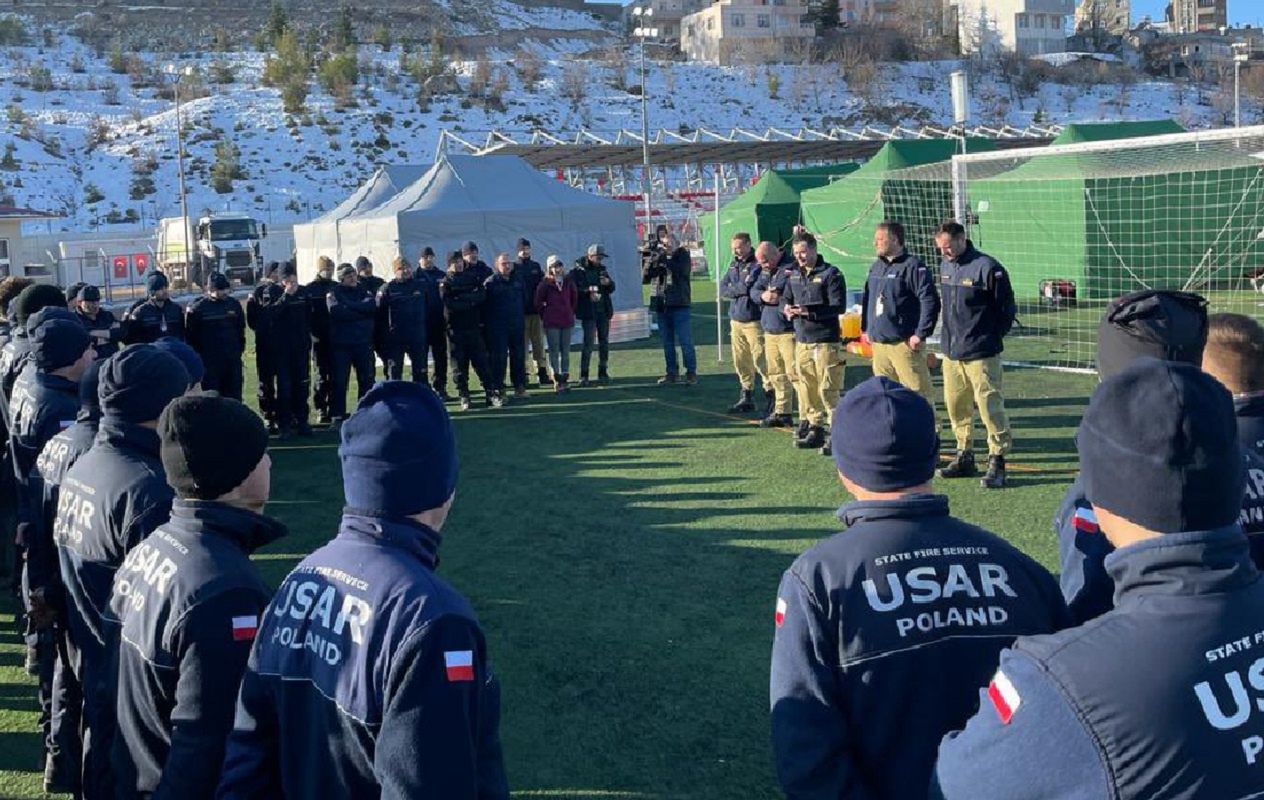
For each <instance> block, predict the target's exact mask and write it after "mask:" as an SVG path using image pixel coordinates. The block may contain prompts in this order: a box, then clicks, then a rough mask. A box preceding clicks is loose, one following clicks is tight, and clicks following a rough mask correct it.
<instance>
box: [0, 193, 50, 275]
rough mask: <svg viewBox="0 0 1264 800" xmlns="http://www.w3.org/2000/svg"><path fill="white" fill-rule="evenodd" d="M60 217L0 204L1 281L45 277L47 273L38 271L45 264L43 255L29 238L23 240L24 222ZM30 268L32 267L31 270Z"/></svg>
mask: <svg viewBox="0 0 1264 800" xmlns="http://www.w3.org/2000/svg"><path fill="white" fill-rule="evenodd" d="M57 218H58V215H57V214H50V213H48V212H46V211H36V210H35V209H32V208H18V207H17V206H3V205H0V278H7V277H8V276H10V275H17V276H21V277H30V278H41V277H46V274H47V273H46V271H42V270H40V269H39V265H40V264H42V263H43V258H42V256H43V254H42V253H41V252H39V249H38V248H36V247H34V246H32V245H31V244H30V240H29V237H27V238H24V237H23V235H22V223H24V222H31V221H33V220H39V219H42V220H52V219H57ZM28 265H31V266H32V269H31V270H29V271H28V269H27V266H28Z"/></svg>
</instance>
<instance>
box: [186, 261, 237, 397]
mask: <svg viewBox="0 0 1264 800" xmlns="http://www.w3.org/2000/svg"><path fill="white" fill-rule="evenodd" d="M209 284H210V287H209V289H208V290H207V293H206V294H205V295H203V296H202V297H199V298H198V299H196V300H194V301H193V302H192V303H190V304H189V311H188V314H187V315H186V316H185V334H186V336H187V337H188V341H189V346H190V347H192V348H193V349H194V350H195V351H197V354H198V355H200V356H201V357H202V364H203V366H204V368H205V371H204V373H203V376H202V388H203V389H205V390H206V391H208V392H219V394H220V395H221V396H223V397H231V398H232V399H233V400H240V399H241V391H242V365H241V358H242V355H243V354H245V352H246V312H245V311H244V310H242V307H241V303H240V302H239V301H238V300H237V298H235V297H233V296H232V295H231V294H229V289H230V286H231V285H230V283H229V281H228V277H227V276H226V275H224V273H222V272H213V273H211V277H210V280H209Z"/></svg>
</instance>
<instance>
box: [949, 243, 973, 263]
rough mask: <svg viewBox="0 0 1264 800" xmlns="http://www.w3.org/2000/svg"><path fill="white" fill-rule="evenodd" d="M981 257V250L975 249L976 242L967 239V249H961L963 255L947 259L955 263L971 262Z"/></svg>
mask: <svg viewBox="0 0 1264 800" xmlns="http://www.w3.org/2000/svg"><path fill="white" fill-rule="evenodd" d="M978 257H979V251H978V250H975V249H974V242H972V241H970V240H969V239H966V249H965V250H962V251H961V255H959V256H957V257H956V258H954V259H947V260H948V261H949V262H950V263H953V264H969V263H970V262H971V261H973V260H975V259H976V258H978Z"/></svg>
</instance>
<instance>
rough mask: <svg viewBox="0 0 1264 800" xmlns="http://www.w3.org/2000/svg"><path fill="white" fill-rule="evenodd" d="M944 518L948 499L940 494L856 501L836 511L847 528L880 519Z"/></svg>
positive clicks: (946, 513) (946, 514)
mask: <svg viewBox="0 0 1264 800" xmlns="http://www.w3.org/2000/svg"><path fill="white" fill-rule="evenodd" d="M946 516H948V497H947V496H946V495H942V494H910V495H905V496H904V497H901V498H900V499H898V500H856V501H854V502H851V503H847V504H845V505H844V506H843V507H842V508H840V509H838V518H839V519H841V520H842V521H843V524H844V525H846V526H847V527H848V528H850V527H851V526H853V525H858V524H859V523H861V522H873V521H875V520H880V519H912V518H916V517H946Z"/></svg>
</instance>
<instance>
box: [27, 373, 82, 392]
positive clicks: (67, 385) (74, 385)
mask: <svg viewBox="0 0 1264 800" xmlns="http://www.w3.org/2000/svg"><path fill="white" fill-rule="evenodd" d="M35 380H36V382H38V383H39V385H40V386H43V387H44V388H46V389H52V390H53V391H55V392H63V393H65V394H73V395H74V396H75V397H76V398H78V397H79V383H78V382H77V381H72V380H70V379H69V378H63V377H62V376H61V375H54V374H53V373H51V372H44V371H43V370H36V371H35Z"/></svg>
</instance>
